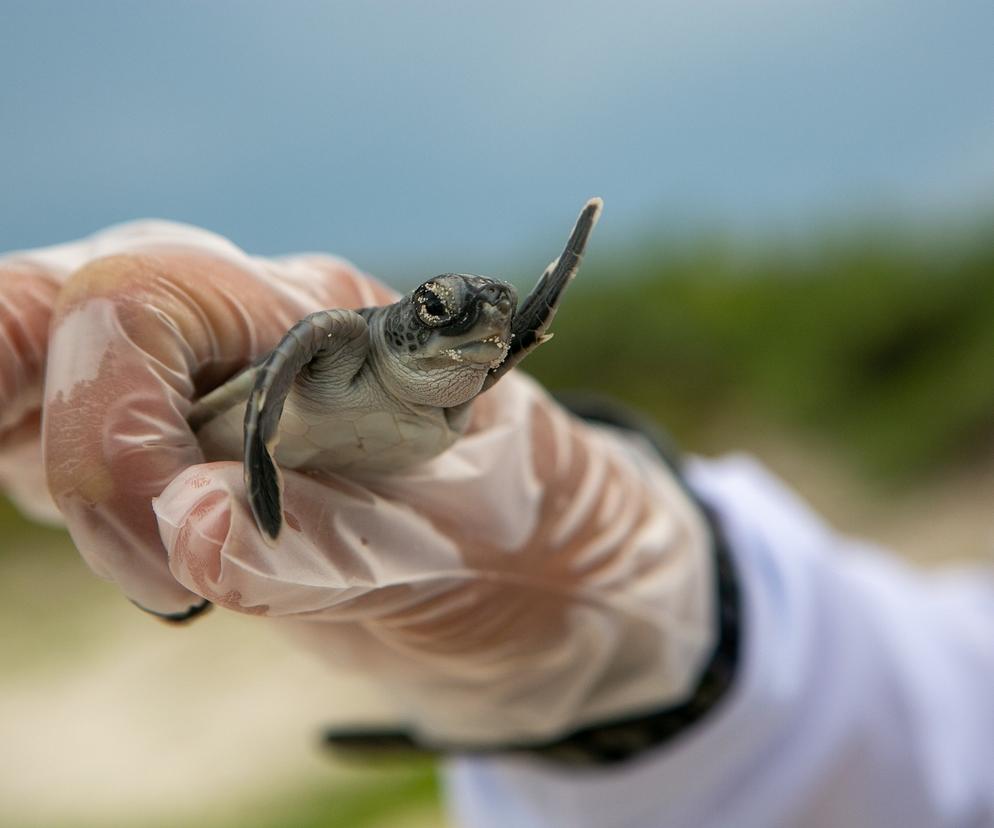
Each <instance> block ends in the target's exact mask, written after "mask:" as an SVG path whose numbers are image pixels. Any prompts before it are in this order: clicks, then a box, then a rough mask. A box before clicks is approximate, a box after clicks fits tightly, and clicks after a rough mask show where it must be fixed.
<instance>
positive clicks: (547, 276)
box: [483, 198, 604, 390]
mask: <svg viewBox="0 0 994 828" xmlns="http://www.w3.org/2000/svg"><path fill="white" fill-rule="evenodd" d="M603 207H604V202H603V201H601V200H600V199H599V198H592V199H590V201H588V202H587V203H586V204H585V205H584V207H583V209H582V210H581V211H580V216H579V218H578V219H577V220H576V224H575V225H574V227H573V232H572V233H570V236H569V239H568V240H567V242H566V247H565V249H564V250H563V252H562V254H561V255H560V256H559V258H558V259H556V260H555V261H553V262H552V264H550V265H549V266H548V267H547V268H546V269H545V272H544V273H543V274H542V278H541V279H539V280H538V284H537V285H535V288H534V289H533V290H532V292H531V293H529V294H528V296H527V298H526V299H525V301H524V302H522V304H521V307H519V308H518V310H517V312H516V313H515V314H514V319H513V320H512V322H511V347H510V349H509V350H508V352H507V356H506V357H505V358H504V361H503V362H501V364H500V365H498V366H497V367H496V368H493V369H492V370H491V371H490V373H489V375H488V376H487V379H486V381H485V382H484V385H483V390H486V389H487V388H489V387H490V386H491V385H493V384H494V383H495V382H497V380H499V379H500V378H501V377H502V376H504V374H506V373H507V372H508V371H510V370H511V369H512V368H513V367H514V366H515V365H517V364H518V363H519V362H521V360H523V359H524V358H525V357H526V356H528V354H530V353H531V352H532V351H533V350H535V348H537V347H538V346H539V345H541V344H542V343H543V342H546V341H547V340H548V339H549V338H550V337H551V336H552V334H549V333H547V331H548V329H549V326H550V325H551V324H552V319H553V317H555V315H556V311H557V310H558V309H559V303H560V301H561V300H562V296H563V291H565V290H566V286H567V285H568V284H569V283H570V282H571V281H572V279H573V277H574V276H576V272H577V270H579V268H580V260H581V258H582V257H583V251H584V250H585V249H586V247H587V239H588V238H590V233H591V231H592V230H593V229H594V225H595V224H597V219H598V218H599V217H600V214H601V209H602V208H603Z"/></svg>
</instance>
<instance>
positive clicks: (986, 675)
mask: <svg viewBox="0 0 994 828" xmlns="http://www.w3.org/2000/svg"><path fill="white" fill-rule="evenodd" d="M689 480H690V483H691V485H692V486H693V488H694V489H695V490H696V491H697V492H698V494H699V495H700V497H702V498H703V499H704V500H705V501H707V502H708V503H710V504H711V505H712V506H713V507H714V508H715V509H716V511H717V513H718V515H719V516H720V520H721V522H722V524H723V526H724V528H725V531H726V533H727V536H728V541H729V546H730V549H731V553H732V558H733V561H734V563H735V568H736V574H737V577H738V580H739V584H740V587H741V591H742V601H743V608H742V619H741V624H742V639H743V650H742V653H741V657H740V666H739V672H738V674H737V676H736V678H735V682H734V685H733V688H732V690H731V692H730V693H729V694H728V695H727V696H726V697H725V699H724V700H722V701H721V702H720V703H719V705H718V706H717V707H716V708H715V709H714V710H713V711H711V713H710V714H709V715H708V716H706V717H705V719H704V720H703V721H701V722H699V723H697V724H696V725H694V726H692V727H691V728H690V729H688V731H687V732H686V733H684V734H682V735H681V736H679V737H678V738H677V739H675V740H674V741H673V742H672V743H670V744H666V745H663V746H661V747H660V748H658V749H656V750H655V751H652V752H649V753H647V754H645V755H643V756H640V757H638V758H636V759H634V760H632V761H630V762H628V763H625V764H622V765H621V766H617V767H611V768H605V769H596V770H589V769H576V768H569V767H563V766H557V765H554V764H551V763H548V762H545V761H543V760H541V759H530V758H520V757H515V758H512V757H500V758H460V759H456V760H453V761H452V762H451V763H450V764H449V766H448V768H447V771H446V779H447V789H448V795H449V800H450V805H451V810H452V812H453V814H454V815H455V817H456V821H457V824H459V825H461V826H465V828H509V827H513V828H538V826H542V828H546V827H547V826H569V828H586V827H587V826H590V828H614V826H617V827H618V828H662V827H663V826H666V827H667V828H668V827H669V826H673V827H674V828H710V826H715V827H720V828H781V826H783V827H784V828H786V827H787V826H789V827H790V828H794V827H795V826H803V828H822V827H823V826H824V827H825V828H827V827H828V826H831V827H832V828H838V826H845V827H846V828H851V827H852V826H884V827H885V828H888V827H889V826H895V828H897V827H900V828H919V827H920V828H925V826H942V828H953V827H955V828H966V827H967V826H969V828H981V826H994V572H991V571H985V570H980V569H969V570H962V569H961V570H957V571H950V572H947V573H945V574H942V575H926V574H923V573H920V572H918V571H916V570H913V569H911V568H910V567H907V566H905V565H904V564H902V563H901V562H899V561H897V560H895V559H893V558H891V557H889V556H887V555H886V554H884V553H882V552H880V551H878V550H875V549H873V548H871V547H869V546H866V545H860V544H855V543H853V542H851V541H848V540H846V539H843V538H840V537H838V536H837V535H835V534H833V533H832V532H831V531H830V530H829V529H828V528H827V527H826V526H825V525H824V524H823V523H821V521H820V520H819V519H818V518H817V517H815V516H814V515H813V514H812V513H811V512H810V511H809V510H808V508H807V507H806V506H805V505H804V504H802V503H800V502H799V501H798V500H797V498H796V497H795V496H794V495H793V494H792V493H791V492H789V491H788V490H787V489H785V488H784V487H783V485H782V484H780V483H779V482H778V481H777V480H775V479H773V478H772V477H771V476H770V475H769V474H768V473H767V472H765V471H764V470H763V469H762V468H761V467H759V466H758V465H756V464H755V463H754V462H752V461H750V460H747V459H744V458H730V459H725V460H721V461H713V462H702V461H698V462H696V463H694V464H693V465H692V467H691V468H690V470H689Z"/></svg>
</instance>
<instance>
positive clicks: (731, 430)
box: [0, 0, 994, 828]
mask: <svg viewBox="0 0 994 828" xmlns="http://www.w3.org/2000/svg"><path fill="white" fill-rule="evenodd" d="M471 5H472V4H465V3H459V2H455V0H453V1H452V2H441V1H440V0H425V2H417V3H404V4H401V3H385V2H367V3H363V4H359V3H348V4H346V3H338V2H300V1H299V0H293V1H292V2H282V3H279V4H277V3H275V2H270V3H261V2H247V1H246V0H242V1H241V2H233V1H232V2H192V0H171V2H169V3H165V2H158V1H156V2H153V1H152V0H146V2H144V3H141V4H136V3H128V2H123V0H122V2H103V0H90V2H87V3H85V4H84V3H73V2H70V0H62V2H51V0H31V2H27V1H26V0H25V1H24V2H21V0H0V193H2V199H0V250H11V249H18V248H25V247H32V246H38V245H44V244H50V243H55V242H59V241H64V240H67V239H70V238H76V237H79V236H82V235H85V234H87V233H90V232H92V231H94V230H96V229H98V228H100V227H103V226H105V225H107V224H111V223H114V222H118V221H123V220H128V219H133V218H138V217H143V216H158V217H165V218H171V219H176V220H180V221H187V222H190V223H194V224H199V225H203V226H205V227H208V228H210V229H212V230H215V231H217V232H220V233H222V234H224V235H226V236H229V237H230V238H232V239H233V240H234V241H235V242H236V243H238V244H239V245H241V246H242V247H244V248H245V249H246V250H248V251H250V252H253V253H264V254H279V253H284V252H290V251H297V250H305V249H309V250H328V251H333V252H336V253H338V254H340V255H343V256H346V257H348V258H351V259H353V260H354V261H355V262H356V263H358V264H359V265H360V266H361V267H363V268H365V269H366V270H368V271H369V272H372V273H375V274H377V275H379V276H380V277H381V278H382V279H384V280H386V281H388V282H390V283H392V284H394V285H396V286H397V287H401V288H404V287H409V286H411V285H413V284H414V283H416V282H418V281H421V280H422V279H423V278H425V277H427V276H430V275H432V274H434V273H436V272H440V271H449V270H455V271H468V272H477V273H483V274H487V275H493V276H501V277H504V278H508V279H510V280H512V281H514V282H516V283H517V284H518V285H519V286H522V287H527V286H529V285H530V284H531V283H532V282H533V281H534V279H535V278H536V277H537V276H538V274H539V273H540V272H541V270H542V269H543V267H544V266H545V264H546V263H547V262H548V260H549V259H550V258H551V257H552V256H554V255H555V254H556V253H557V252H558V250H559V248H560V246H561V243H562V241H563V239H564V237H565V234H566V232H567V231H568V229H569V228H570V226H571V223H572V221H573V219H574V217H575V215H576V212H577V211H578V210H579V208H580V206H581V205H582V203H583V202H584V200H585V199H586V198H587V197H589V196H592V195H600V196H602V197H603V198H604V199H605V203H606V208H605V214H604V217H603V220H602V222H601V224H600V226H599V227H598V230H597V233H596V234H595V237H594V239H593V242H592V248H591V251H590V253H589V256H588V259H587V262H586V264H585V266H584V269H583V271H582V274H581V277H580V279H579V280H578V281H577V283H576V285H575V286H574V288H573V289H572V290H571V294H570V296H569V297H568V300H567V302H566V304H565V306H564V309H563V311H562V312H561V314H560V316H559V317H558V318H557V321H556V334H557V337H556V340H555V342H554V343H553V344H552V345H550V346H548V347H546V348H543V349H542V350H540V351H539V352H538V353H537V354H536V355H535V356H534V357H533V358H531V359H530V360H529V363H528V369H529V370H530V371H531V372H533V373H535V374H536V375H538V376H539V377H540V378H541V379H542V380H543V381H545V382H546V383H547V384H549V385H550V386H552V387H556V388H578V387H582V388H599V389H602V390H606V391H609V392H611V393H613V394H616V395H618V396H621V397H623V398H625V399H627V400H628V401H630V402H632V403H635V404H637V405H640V406H642V407H644V408H646V409H648V410H649V411H651V412H652V413H653V414H654V415H656V416H657V417H658V418H659V419H660V420H661V421H662V422H664V423H665V424H667V425H668V426H669V428H670V429H671V430H672V431H673V433H674V434H675V435H676V437H677V439H678V440H679V441H680V442H681V443H682V444H683V445H684V447H686V448H688V449H690V450H693V451H697V452H702V453H709V454H713V453H719V452H723V451H729V450H744V451H750V452H752V453H755V454H758V455H759V456H760V457H761V458H762V459H763V460H764V461H765V462H767V463H768V464H769V465H770V466H772V467H773V468H774V469H775V470H776V471H777V472H778V473H779V474H781V475H782V476H783V477H785V478H786V479H787V480H788V481H789V482H790V483H791V484H793V485H794V486H795V487H797V488H798V489H799V490H800V491H801V492H802V493H803V494H804V495H805V496H806V497H808V498H809V499H810V500H811V501H812V502H813V503H814V504H815V506H816V507H817V508H818V509H820V510H821V511H822V512H824V513H825V514H827V515H828V517H829V518H830V519H831V520H832V521H833V522H834V523H835V525H836V526H838V527H839V528H840V529H842V530H843V531H846V532H851V533H855V534H861V535H864V536H869V537H870V538H873V539H875V540H878V541H880V542H881V543H885V544H887V545H891V546H893V547H894V548H896V549H898V550H899V551H900V552H901V553H902V554H905V555H907V556H909V557H911V558H913V559H915V560H916V561H918V562H921V563H924V564H927V565H932V564H938V563H949V562H955V561H966V560H977V559H979V558H985V559H987V560H990V559H991V552H992V550H994V513H992V509H991V503H992V500H991V495H992V489H994V371H992V366H994V50H992V49H991V48H990V34H991V31H994V6H992V5H991V4H990V2H988V1H987V0H978V1H977V2H970V0H959V1H958V2H957V1H956V0H953V1H951V2H947V3H943V4H936V3H930V2H924V0H903V1H902V2H896V0H895V1H894V2H890V1H889V0H858V2H857V0H831V2H829V0H809V2H806V3H788V2H784V0H754V1H753V2H741V1H740V0H714V1H713V2H710V3H706V4H703V3H693V2H690V0H670V2H659V0H656V2H648V1H646V2H636V1H635V0H616V2H614V3H612V4H610V7H608V5H607V4H601V3H598V4H594V3H590V4H588V3H578V2H565V0H551V1H550V2H545V3H525V2H516V1H514V2H511V1H509V2H504V3H501V4H499V5H490V6H488V7H486V8H471V7H470V6H471ZM0 538H2V541H0V543H2V552H0V573H2V574H0V623H2V625H3V629H4V634H3V636H2V637H0V663H2V665H3V667H2V669H0V744H2V745H3V750H2V751H0V824H2V825H5V826H6V825H11V826H70V827H72V826H97V825H99V826H108V825H127V826H160V825H161V826H166V825H175V824H178V822H179V821H180V820H183V821H190V820H195V821H196V823H197V824H199V825H205V826H219V827H220V826H235V825H238V826H248V827H249V828H256V826H258V827H259V828H261V827H262V826H276V825H280V826H285V825H295V826H309V825H348V826H388V825H389V826H422V825H425V826H427V825H439V824H441V821H442V817H441V816H440V810H439V807H440V806H439V792H438V788H437V784H436V781H435V776H434V771H433V768H432V766H431V765H430V764H428V763H415V764H408V763H400V764H393V765H390V766H387V767H366V768H356V767H352V766H346V765H341V764H336V763H334V762H332V761H331V760H329V759H328V758H327V757H324V756H322V755H321V753H320V751H319V749H318V748H317V743H316V736H317V733H318V725H319V724H321V723H322V722H324V721H326V720H331V719H332V718H336V717H341V716H343V715H344V714H346V713H349V712H350V711H360V710H365V706H367V705H368V702H369V700H368V699H367V698H365V697H360V694H359V693H358V692H357V691H356V690H354V689H351V690H350V688H349V687H348V686H347V685H346V684H344V683H342V682H338V681H335V680H334V679H333V678H332V677H329V676H327V675H325V673H324V672H323V671H322V669H321V668H320V667H319V666H318V665H317V664H314V663H312V662H310V661H309V660H308V659H307V658H306V657H304V656H303V655H300V654H298V653H296V652H295V651H293V650H292V649H291V648H289V647H288V646H287V645H286V644H285V643H284V642H283V640H282V639H281V638H280V637H279V636H278V635H277V634H276V633H274V632H273V631H272V630H270V629H269V627H268V626H267V625H265V624H262V623H260V622H259V621H258V620H257V619H251V618H241V617H237V618H236V617H227V616H224V615H222V614H221V613H218V612H215V613H212V615H211V616H209V617H207V618H206V619H205V620H204V621H202V622H201V623H198V624H195V625H193V626H192V627H190V628H189V629H183V630H173V629H168V628H165V627H163V626H160V625H159V624H158V623H157V622H155V621H153V620H152V619H150V618H148V617H146V616H143V615H142V614H140V613H138V612H136V611H135V610H134V609H133V608H132V607H131V606H130V605H129V604H128V603H127V602H126V601H125V600H124V599H123V598H122V597H121V596H120V595H119V594H118V593H117V592H116V590H115V589H114V588H113V587H112V586H110V585H108V584H105V583H102V582H100V581H98V580H97V579H95V578H93V577H92V576H91V575H90V574H89V573H88V572H87V571H86V569H85V567H84V565H83V564H82V563H81V562H79V561H78V560H77V558H76V557H75V553H74V551H73V549H72V548H71V545H70V544H69V543H68V541H67V539H66V537H65V536H64V534H63V533H61V532H59V531H56V530H50V529H42V528H39V527H35V526H31V525H29V524H27V523H26V522H24V521H23V520H21V519H20V518H19V517H18V516H17V515H16V514H15V513H14V511H13V509H12V508H11V507H9V506H7V505H2V502H0Z"/></svg>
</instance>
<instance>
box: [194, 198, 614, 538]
mask: <svg viewBox="0 0 994 828" xmlns="http://www.w3.org/2000/svg"><path fill="white" fill-rule="evenodd" d="M600 212H601V200H600V199H598V198H595V199H591V200H590V201H588V202H587V204H586V205H585V206H584V208H583V210H582V211H581V213H580V217H579V218H578V219H577V222H576V226H575V227H574V228H573V232H572V233H571V234H570V237H569V240H568V241H567V242H566V248H565V249H564V250H563V252H562V254H561V255H560V256H559V258H558V259H556V260H555V261H553V262H552V264H550V265H549V267H548V268H546V270H545V272H544V273H543V274H542V277H541V279H539V281H538V284H537V285H536V286H535V288H534V289H533V290H532V292H531V293H530V294H529V295H528V297H527V298H526V299H525V300H524V302H523V303H522V304H521V306H520V307H517V295H516V293H515V290H514V288H513V287H512V286H511V285H509V284H507V283H506V282H502V281H498V280H496V279H489V278H486V277H483V276H471V275H466V274H462V273H444V274H442V275H440V276H436V277H434V278H433V279H430V280H428V281H427V282H425V283H424V284H422V285H420V286H419V287H418V288H416V289H415V290H414V291H413V292H412V293H409V294H408V295H407V296H405V297H403V298H402V299H401V300H400V301H398V302H395V303H394V304H392V305H384V306H382V307H372V308H362V309H361V310H356V311H352V310H342V309H335V310H323V311H318V312H317V313H312V314H310V315H309V316H307V317H305V318H304V319H302V320H301V321H300V322H298V323H297V324H296V325H294V326H293V327H292V328H291V329H290V330H289V331H288V332H287V333H286V335H285V336H284V337H283V339H282V340H281V341H280V343H279V344H278V345H277V346H276V347H275V348H274V349H273V350H272V351H270V352H269V353H268V354H267V355H265V356H264V357H263V358H262V359H260V360H259V361H258V362H256V363H255V364H254V365H252V366H251V367H249V368H247V369H246V370H245V371H243V372H242V373H240V374H238V375H237V376H235V377H234V378H233V379H231V380H229V381H228V382H227V383H225V384H224V385H222V386H220V387H219V388H217V389H215V390H214V391H212V392H210V393H209V394H207V395H206V396H204V397H203V398H202V399H200V400H199V401H198V402H197V403H195V404H194V406H193V408H192V410H191V412H190V415H189V418H188V419H189V422H190V425H191V427H192V428H193V429H194V431H195V432H196V433H197V437H198V440H199V441H200V444H201V446H202V447H203V449H204V454H205V456H206V457H207V459H208V460H216V459H224V458H227V459H231V458H234V457H239V456H242V455H243V454H244V461H245V488H246V491H247V492H248V498H249V503H250V505H251V507H252V513H253V514H254V515H255V520H256V523H257V524H258V526H259V528H260V529H261V530H262V533H263V535H264V536H266V537H268V538H269V539H271V540H275V539H276V538H277V537H278V536H279V533H280V529H281V527H282V524H283V508H282V480H281V477H280V474H279V471H278V469H277V466H276V462H277V461H278V462H279V464H280V465H282V466H284V467H286V468H291V469H301V470H325V471H345V472H348V473H357V474H359V475H361V474H362V473H364V472H367V471H371V472H378V473H382V472H389V471H392V470H399V469H403V468H407V467H410V466H413V465H415V464H417V463H420V462H422V461H425V460H428V459H430V458H432V457H434V456H436V455H438V454H440V453H441V452H443V451H444V450H445V449H447V448H448V447H449V446H451V445H452V444H453V443H454V442H455V441H456V439H457V438H458V437H459V435H460V434H461V433H462V431H463V430H464V429H465V427H466V425H467V423H468V420H469V416H468V415H469V403H470V401H471V400H473V398H474V397H476V396H477V394H479V393H481V392H482V391H485V390H486V389H488V388H489V387H490V386H492V385H493V384H494V383H495V382H497V380H499V379H500V378H501V377H502V376H503V375H504V374H506V373H507V372H508V371H509V370H510V369H511V368H513V367H514V366H515V365H517V364H518V363H519V362H520V361H521V360H522V359H524V358H525V356H527V355H528V354H529V353H530V352H531V351H532V350H534V349H535V348H537V347H538V346H539V345H541V344H542V343H543V342H545V341H546V340H548V339H549V338H550V336H551V334H549V333H548V328H549V325H550V323H551V322H552V318H553V317H554V316H555V314H556V309H557V308H558V306H559V302H560V300H561V299H562V294H563V291H564V289H565V288H566V285H567V284H568V283H569V282H570V280H571V279H572V278H573V276H574V275H575V274H576V271H577V269H578V268H579V265H580V257H581V256H582V255H583V251H584V248H585V247H586V244H587V239H588V237H589V236H590V231H591V230H592V229H593V227H594V225H595V224H596V222H597V218H598V216H599V215H600ZM274 457H275V459H274Z"/></svg>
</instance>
